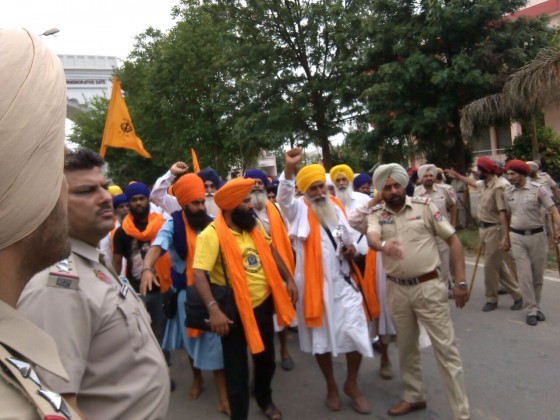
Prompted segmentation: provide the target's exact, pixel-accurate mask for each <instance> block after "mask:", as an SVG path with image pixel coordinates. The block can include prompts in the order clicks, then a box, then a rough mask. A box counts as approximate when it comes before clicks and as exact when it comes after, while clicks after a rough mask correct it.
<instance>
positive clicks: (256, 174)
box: [244, 169, 268, 188]
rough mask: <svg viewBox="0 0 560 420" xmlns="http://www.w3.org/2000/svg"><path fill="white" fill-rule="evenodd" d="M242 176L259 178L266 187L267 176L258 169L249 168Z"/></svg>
mask: <svg viewBox="0 0 560 420" xmlns="http://www.w3.org/2000/svg"><path fill="white" fill-rule="evenodd" d="M244 178H245V179H247V178H252V179H260V180H261V181H262V182H263V184H264V187H265V188H266V187H268V177H267V176H266V174H265V173H264V172H263V171H261V170H260V169H249V170H248V171H247V172H245V176H244Z"/></svg>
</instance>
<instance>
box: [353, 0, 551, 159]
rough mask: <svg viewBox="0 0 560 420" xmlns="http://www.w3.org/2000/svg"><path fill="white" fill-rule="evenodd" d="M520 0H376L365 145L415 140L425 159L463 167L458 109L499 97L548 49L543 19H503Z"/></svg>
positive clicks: (548, 34) (368, 63)
mask: <svg viewBox="0 0 560 420" xmlns="http://www.w3.org/2000/svg"><path fill="white" fill-rule="evenodd" d="M525 3H526V2H525V1H523V0H470V1H465V0H446V1H438V0H424V1H409V0H378V1H377V2H375V15H374V16H373V17H372V18H371V19H370V22H369V28H370V34H371V42H372V47H371V48H370V50H369V51H368V53H367V59H366V61H365V62H364V71H368V72H369V74H370V83H371V86H370V87H369V88H368V89H367V90H366V91H365V92H364V96H365V98H366V100H367V104H368V107H369V110H370V112H371V122H372V124H373V125H374V127H375V130H373V132H372V142H371V145H370V147H376V146H379V145H380V144H383V142H386V141H387V139H394V138H403V137H404V136H407V135H412V136H413V137H414V140H415V143H416V147H417V148H418V150H419V151H421V152H423V153H424V154H425V155H426V156H427V158H428V160H430V161H434V162H437V163H439V164H441V165H452V166H453V167H455V168H458V169H459V170H464V169H465V167H466V164H467V162H466V158H467V156H468V153H466V152H467V151H466V150H465V149H466V145H465V142H464V140H463V138H462V137H461V131H460V110H461V108H462V107H464V106H465V105H467V104H468V103H470V102H471V101H473V100H475V99H478V98H481V97H484V96H486V95H490V94H493V93H497V92H499V91H500V90H501V89H502V87H503V85H504V83H505V82H506V80H507V78H508V76H509V75H510V74H511V73H512V72H514V71H515V70H516V69H518V68H519V67H520V66H521V65H523V64H524V63H525V62H527V61H528V60H529V59H531V58H533V57H534V56H535V55H536V53H537V51H538V49H539V48H542V47H543V46H545V45H547V43H548V42H549V39H550V38H551V33H552V30H551V29H548V28H547V21H546V18H536V19H531V20H527V19H523V18H520V19H516V20H511V19H506V18H504V16H505V15H508V14H510V13H512V12H514V11H516V10H517V9H518V8H520V7H521V6H523V5H524V4H525Z"/></svg>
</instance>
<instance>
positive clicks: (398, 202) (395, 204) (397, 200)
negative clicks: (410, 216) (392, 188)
mask: <svg viewBox="0 0 560 420" xmlns="http://www.w3.org/2000/svg"><path fill="white" fill-rule="evenodd" d="M405 200H406V194H403V195H401V196H397V195H394V196H393V197H391V199H390V200H389V201H388V202H387V204H389V207H390V208H391V210H399V209H400V208H401V207H402V206H403V205H404V202H405Z"/></svg>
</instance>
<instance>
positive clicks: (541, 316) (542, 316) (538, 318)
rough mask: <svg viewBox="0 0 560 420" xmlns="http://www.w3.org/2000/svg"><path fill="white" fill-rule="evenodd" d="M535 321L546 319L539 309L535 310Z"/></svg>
mask: <svg viewBox="0 0 560 420" xmlns="http://www.w3.org/2000/svg"><path fill="white" fill-rule="evenodd" d="M537 321H540V322H543V321H546V316H544V314H543V313H542V312H541V311H537Z"/></svg>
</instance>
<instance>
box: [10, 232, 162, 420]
mask: <svg viewBox="0 0 560 420" xmlns="http://www.w3.org/2000/svg"><path fill="white" fill-rule="evenodd" d="M100 255H101V254H100V252H99V251H98V250H97V249H95V248H94V247H92V246H90V245H88V244H86V243H84V242H81V241H78V240H75V239H72V254H71V256H70V258H69V259H68V260H64V261H61V262H60V263H58V264H56V265H55V266H54V267H51V269H50V270H46V271H43V272H41V273H39V274H37V275H36V276H35V277H33V279H31V281H30V282H29V284H28V285H27V286H26V288H25V289H24V291H23V294H22V296H21V298H20V300H19V302H18V309H19V310H20V311H21V312H22V313H23V314H25V315H26V316H27V317H28V318H29V319H31V320H32V321H33V322H35V323H36V324H37V325H38V326H39V327H41V328H42V329H44V330H45V331H47V332H48V333H49V334H50V335H51V336H53V337H54V338H55V340H56V341H57V343H58V346H59V350H60V354H61V357H62V360H63V363H64V367H65V368H66V370H67V372H68V374H69V376H70V382H69V383H65V382H63V381H60V380H59V379H57V378H55V377H53V376H52V375H50V374H48V373H47V372H40V375H41V376H42V377H43V378H44V380H45V382H46V383H47V384H49V386H50V387H52V388H53V389H54V390H56V391H57V392H60V393H75V394H77V397H78V407H79V408H80V410H81V411H82V412H83V413H84V414H85V416H86V417H87V418H92V419H93V418H95V419H140V418H142V419H148V418H149V419H163V418H165V416H166V414H167V407H168V403H169V374H168V371H167V365H166V362H165V359H164V357H163V354H162V352H161V349H160V346H159V344H158V342H157V340H156V338H155V337H154V335H153V333H152V329H151V327H150V317H149V315H148V313H147V312H146V309H145V307H144V304H143V302H142V300H141V299H140V298H139V297H138V296H137V295H136V294H135V293H134V290H133V289H132V288H128V289H127V290H128V291H127V292H126V293H124V292H123V289H122V287H123V285H125V283H124V282H123V281H121V280H119V279H118V278H117V276H116V275H115V274H114V270H112V269H108V268H107V267H106V266H105V265H103V264H102V263H101V262H100ZM125 286H126V285H125Z"/></svg>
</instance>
